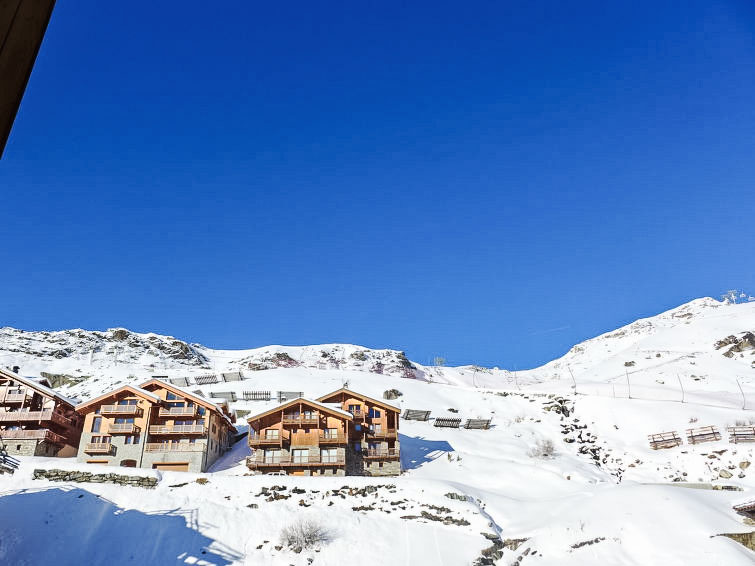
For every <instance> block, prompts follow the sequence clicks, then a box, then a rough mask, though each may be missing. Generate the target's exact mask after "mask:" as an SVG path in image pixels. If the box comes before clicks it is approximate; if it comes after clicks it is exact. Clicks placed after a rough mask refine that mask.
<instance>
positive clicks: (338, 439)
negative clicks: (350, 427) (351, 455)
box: [320, 430, 346, 444]
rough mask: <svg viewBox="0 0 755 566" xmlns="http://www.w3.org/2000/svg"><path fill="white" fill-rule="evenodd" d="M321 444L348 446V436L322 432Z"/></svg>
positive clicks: (340, 433) (339, 432)
mask: <svg viewBox="0 0 755 566" xmlns="http://www.w3.org/2000/svg"><path fill="white" fill-rule="evenodd" d="M320 444H346V435H345V434H344V433H343V432H341V431H338V432H327V431H325V430H321V431H320Z"/></svg>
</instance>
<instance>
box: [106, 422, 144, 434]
mask: <svg viewBox="0 0 755 566" xmlns="http://www.w3.org/2000/svg"><path fill="white" fill-rule="evenodd" d="M107 430H108V432H109V433H110V434H136V433H137V432H139V427H138V426H136V425H135V424H134V423H110V424H109V425H108V426H107Z"/></svg>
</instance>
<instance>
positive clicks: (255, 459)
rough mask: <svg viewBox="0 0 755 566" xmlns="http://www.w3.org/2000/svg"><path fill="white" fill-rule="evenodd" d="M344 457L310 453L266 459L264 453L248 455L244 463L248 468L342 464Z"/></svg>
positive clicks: (344, 462)
mask: <svg viewBox="0 0 755 566" xmlns="http://www.w3.org/2000/svg"><path fill="white" fill-rule="evenodd" d="M345 464H346V459H345V458H344V457H343V456H337V457H326V458H324V459H323V458H321V457H320V456H319V455H317V454H315V455H310V456H308V457H304V458H301V457H299V458H294V457H293V456H281V457H280V458H273V459H270V460H266V459H265V457H264V455H259V456H249V457H248V458H247V459H246V465H247V467H248V468H249V469H252V470H254V469H261V468H282V467H297V466H344V465H345Z"/></svg>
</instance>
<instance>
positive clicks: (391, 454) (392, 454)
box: [362, 448, 399, 460]
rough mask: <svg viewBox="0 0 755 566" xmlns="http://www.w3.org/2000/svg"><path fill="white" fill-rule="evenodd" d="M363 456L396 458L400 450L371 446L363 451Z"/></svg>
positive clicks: (376, 458) (366, 457)
mask: <svg viewBox="0 0 755 566" xmlns="http://www.w3.org/2000/svg"><path fill="white" fill-rule="evenodd" d="M362 457H363V458H365V459H367V460H396V459H398V458H399V451H398V450H397V449H396V448H383V449H380V448H370V449H368V450H364V451H362Z"/></svg>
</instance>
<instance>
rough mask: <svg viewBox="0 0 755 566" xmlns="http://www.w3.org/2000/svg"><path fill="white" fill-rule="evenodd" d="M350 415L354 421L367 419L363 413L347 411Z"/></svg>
mask: <svg viewBox="0 0 755 566" xmlns="http://www.w3.org/2000/svg"><path fill="white" fill-rule="evenodd" d="M349 412H350V413H351V416H352V418H353V419H354V420H355V421H363V420H364V419H365V418H367V413H365V412H363V411H349Z"/></svg>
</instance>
